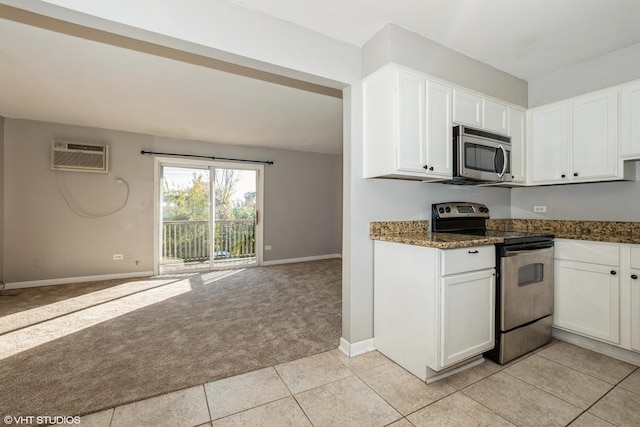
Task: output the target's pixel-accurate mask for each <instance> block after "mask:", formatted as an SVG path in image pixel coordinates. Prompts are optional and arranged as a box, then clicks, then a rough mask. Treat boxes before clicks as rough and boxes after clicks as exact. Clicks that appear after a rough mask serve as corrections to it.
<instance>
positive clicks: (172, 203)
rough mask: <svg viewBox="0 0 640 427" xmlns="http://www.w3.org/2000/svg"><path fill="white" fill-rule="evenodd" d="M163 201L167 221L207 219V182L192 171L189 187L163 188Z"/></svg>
mask: <svg viewBox="0 0 640 427" xmlns="http://www.w3.org/2000/svg"><path fill="white" fill-rule="evenodd" d="M164 203H165V205H164V215H163V216H164V219H165V220H167V221H187V220H191V221H205V220H207V219H209V183H208V182H207V181H206V180H205V177H204V176H203V175H202V174H197V173H195V172H194V174H193V182H192V184H191V185H190V186H189V187H187V188H177V189H165V192H164Z"/></svg>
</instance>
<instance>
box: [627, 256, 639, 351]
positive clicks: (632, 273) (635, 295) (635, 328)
mask: <svg viewBox="0 0 640 427" xmlns="http://www.w3.org/2000/svg"><path fill="white" fill-rule="evenodd" d="M629 258H630V259H631V263H630V264H631V269H630V270H629V281H630V284H629V286H630V293H631V348H632V349H633V350H635V351H640V246H631V248H630V257H629Z"/></svg>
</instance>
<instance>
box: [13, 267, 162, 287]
mask: <svg viewBox="0 0 640 427" xmlns="http://www.w3.org/2000/svg"><path fill="white" fill-rule="evenodd" d="M149 276H153V271H137V272H134V273H114V274H100V275H96V276H79V277H64V278H60V279H44V280H31V281H28V282H12V283H5V289H24V288H39V287H40V286H53V285H65V284H68V283H81V282H95V281H98V280H111V279H128V278H130V277H131V278H134V277H149Z"/></svg>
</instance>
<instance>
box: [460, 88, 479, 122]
mask: <svg viewBox="0 0 640 427" xmlns="http://www.w3.org/2000/svg"><path fill="white" fill-rule="evenodd" d="M453 121H454V122H456V123H460V124H463V125H468V126H473V127H475V128H478V129H481V128H482V98H481V97H479V96H478V95H474V94H472V93H469V92H465V91H463V90H459V89H454V91H453Z"/></svg>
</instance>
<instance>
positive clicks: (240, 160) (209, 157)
mask: <svg viewBox="0 0 640 427" xmlns="http://www.w3.org/2000/svg"><path fill="white" fill-rule="evenodd" d="M140 154H150V155H156V154H157V155H160V156H178V157H198V158H200V159H211V160H229V161H232V162H245V163H264V164H265V165H272V164H273V162H272V161H270V160H246V159H231V158H228V157H214V156H200V155H198V154H178V153H160V152H157V151H145V150H142V151H140Z"/></svg>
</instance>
